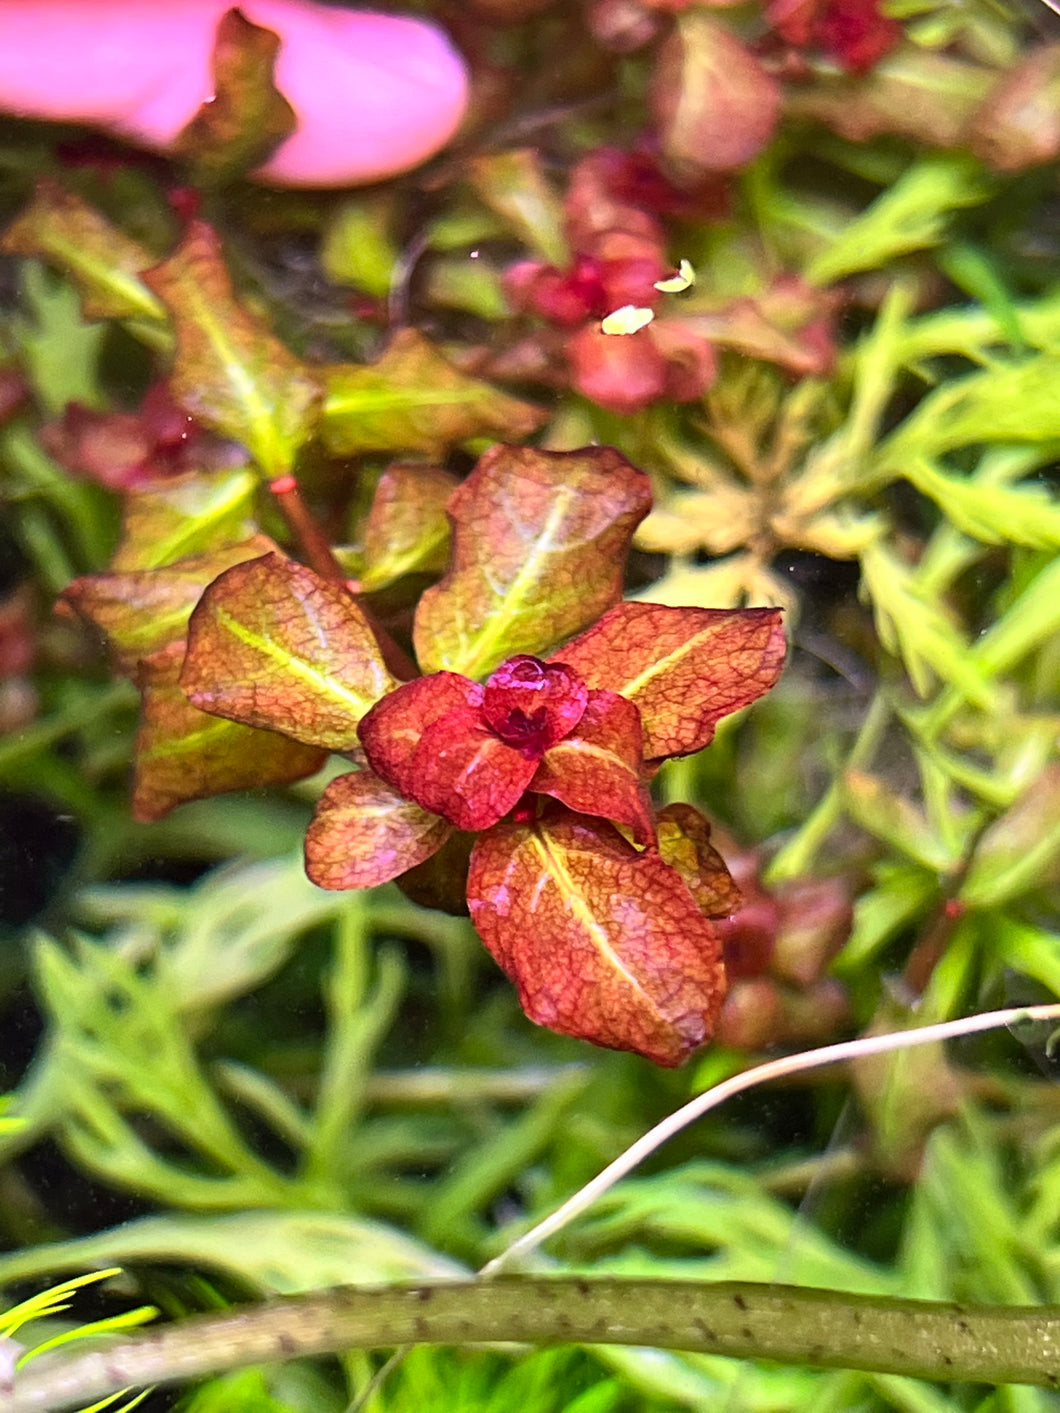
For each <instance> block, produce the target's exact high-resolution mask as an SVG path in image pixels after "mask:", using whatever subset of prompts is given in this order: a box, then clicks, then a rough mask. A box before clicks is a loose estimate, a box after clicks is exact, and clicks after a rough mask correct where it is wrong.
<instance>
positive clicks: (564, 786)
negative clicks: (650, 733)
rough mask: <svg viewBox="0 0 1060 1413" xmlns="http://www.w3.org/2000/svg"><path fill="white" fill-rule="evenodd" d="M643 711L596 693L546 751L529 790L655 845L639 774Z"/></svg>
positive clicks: (648, 802)
mask: <svg viewBox="0 0 1060 1413" xmlns="http://www.w3.org/2000/svg"><path fill="white" fill-rule="evenodd" d="M643 748H644V733H643V731H642V730H641V725H640V713H639V712H638V711H637V708H636V707H635V706H634V705H633V703H632V702H628V701H626V699H625V697H620V696H619V695H618V693H617V692H607V691H600V690H597V691H593V692H590V693H589V701H588V705H587V706H586V708H585V714H584V715H583V716H582V719H581V721H579V722H578V725H577V726H576V727H575V729H574V731H573V732H572V733H571V734H570V735H569V736H566V737H565V738H564V739H563V740H562V741H560V742H558V743H557V744H556V745H554V746H552V747H551V749H549V750H547V751H546V752H545V755H544V759H543V760H542V762H541V764H540V765H539V766H538V768H537V773H536V775H535V776H534V778H533V779H532V780H531V781H530V789H531V790H534V791H536V792H537V793H538V794H541V795H552V796H553V797H554V798H555V799H557V800H561V801H562V802H563V804H565V805H567V806H568V807H569V808H570V809H572V810H577V811H578V812H579V813H581V814H592V815H602V816H603V817H604V818H605V819H613V820H615V821H617V823H619V824H626V825H628V826H629V827H630V829H632V830H633V836H634V838H635V839H636V840H637V842H638V843H640V844H653V843H654V842H655V826H654V824H653V822H652V809H651V799H650V797H649V795H648V789H647V786H646V784H645V782H644V779H643V776H642V774H641V758H642V755H643Z"/></svg>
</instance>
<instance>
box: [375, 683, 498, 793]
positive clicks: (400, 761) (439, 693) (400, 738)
mask: <svg viewBox="0 0 1060 1413" xmlns="http://www.w3.org/2000/svg"><path fill="white" fill-rule="evenodd" d="M481 704H482V688H481V687H480V686H479V685H478V683H477V682H471V681H469V680H468V678H466V677H461V676H460V674H459V673H457V672H433V673H431V675H430V676H429V677H417V678H415V679H414V680H413V681H412V682H405V683H404V684H403V685H402V686H400V687H398V688H397V690H396V691H393V692H389V693H388V694H387V695H386V696H385V697H383V698H381V700H380V701H378V702H376V704H375V706H374V707H372V709H371V711H369V712H368V713H367V714H366V715H365V716H364V717H363V718H362V720H361V724H360V726H359V728H358V734H359V736H360V738H361V745H362V746H363V747H364V752H365V755H366V756H367V757H368V762H369V764H370V765H371V767H372V769H373V770H374V771H375V773H376V774H377V775H380V776H382V778H383V779H384V780H387V781H389V783H390V784H391V785H393V786H394V788H395V789H396V790H398V791H400V793H401V794H402V795H406V796H408V797H409V798H410V799H411V798H412V791H413V789H414V788H415V784H416V769H415V767H414V765H413V757H414V756H415V754H416V747H417V746H418V745H419V743H420V738H421V737H422V736H423V733H424V731H426V729H427V727H428V726H432V725H433V724H434V722H436V721H437V720H439V718H440V717H443V716H445V715H446V714H447V713H449V712H451V711H455V710H457V709H458V708H460V707H473V708H477V707H479V706H480V705H481Z"/></svg>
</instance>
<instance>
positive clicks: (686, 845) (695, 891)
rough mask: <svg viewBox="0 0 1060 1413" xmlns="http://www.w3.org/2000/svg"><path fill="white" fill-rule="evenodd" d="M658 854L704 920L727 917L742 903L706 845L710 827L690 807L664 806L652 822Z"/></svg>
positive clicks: (720, 861) (718, 859)
mask: <svg viewBox="0 0 1060 1413" xmlns="http://www.w3.org/2000/svg"><path fill="white" fill-rule="evenodd" d="M655 824H656V828H657V829H658V831H659V853H660V854H661V855H662V857H663V858H664V859H665V861H666V862H667V863H668V864H669V865H670V867H671V868H674V869H676V870H677V872H678V873H679V874H680V875H681V877H682V878H683V879H684V881H685V883H686V885H687V887H688V891H689V892H690V893H691V894H692V897H693V898H695V900H696V903H697V904H698V905H699V909H700V911H701V912H702V913H703V914H704V915H705V916H706V917H712V918H721V917H728V916H729V915H730V913H733V912H735V911H736V909H737V908H738V907H739V906H740V905H741V903H742V902H743V894H742V893H741V892H740V890H739V888H737V886H736V884H735V883H734V882H733V880H732V875H731V874H730V873H729V870H728V868H727V867H726V865H725V860H724V859H723V858H722V856H721V855H720V854H719V853H718V851H717V849H715V848H714V847H713V845H712V844H711V842H710V825H709V824H708V822H707V821H706V820H705V819H704V818H703V816H702V815H701V814H700V812H699V810H697V809H694V808H693V806H692V805H684V804H676V805H667V806H666V808H665V809H662V810H660V811H659V813H658V815H657V816H656V819H655Z"/></svg>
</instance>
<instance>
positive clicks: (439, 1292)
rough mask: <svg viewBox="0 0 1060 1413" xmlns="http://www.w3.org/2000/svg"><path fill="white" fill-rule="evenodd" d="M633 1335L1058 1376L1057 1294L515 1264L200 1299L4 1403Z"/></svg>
mask: <svg viewBox="0 0 1060 1413" xmlns="http://www.w3.org/2000/svg"><path fill="white" fill-rule="evenodd" d="M512 1340H515V1341H518V1342H520V1343H527V1344H569V1343H586V1344H627V1345H653V1346H656V1347H659V1348H664V1349H684V1350H690V1351H694V1352H697V1353H700V1354H722V1355H729V1356H732V1357H735V1358H747V1359H772V1360H777V1361H779V1362H782V1363H796V1364H804V1365H810V1366H813V1367H819V1368H857V1369H867V1370H873V1371H879V1372H883V1373H889V1374H900V1375H905V1376H907V1377H913V1378H925V1379H939V1380H947V1381H949V1380H954V1381H960V1382H974V1383H1002V1384H1004V1383H1031V1384H1038V1385H1042V1386H1045V1387H1055V1386H1056V1385H1057V1384H1058V1382H1060V1308H1058V1307H1055V1306H1049V1307H1045V1308H1041V1309H1037V1308H1031V1307H1022V1306H983V1307H978V1308H975V1307H968V1306H961V1305H951V1304H942V1303H936V1302H932V1301H919V1300H897V1299H893V1298H889V1297H883V1296H866V1295H848V1294H844V1293H842V1292H839V1291H832V1290H803V1289H798V1288H795V1287H791V1286H766V1285H753V1284H749V1283H745V1282H736V1281H723V1282H718V1283H717V1284H698V1283H695V1282H691V1281H648V1280H616V1279H603V1280H586V1279H581V1278H578V1277H562V1278H555V1277H549V1278H544V1277H539V1276H533V1277H511V1278H505V1279H502V1280H497V1281H482V1280H478V1281H451V1282H445V1283H442V1284H437V1285H424V1286H413V1287H408V1286H406V1287H392V1288H389V1289H382V1290H380V1289H376V1290H356V1289H352V1288H351V1289H343V1290H334V1291H329V1292H328V1293H327V1294H324V1295H309V1296H295V1297H293V1298H290V1299H286V1300H277V1301H274V1302H270V1303H269V1304H268V1305H261V1306H255V1307H250V1308H248V1309H245V1310H232V1311H227V1312H225V1313H224V1314H222V1315H205V1316H200V1317H197V1318H195V1319H190V1320H185V1321H182V1322H181V1323H180V1324H177V1325H172V1326H169V1327H168V1328H164V1329H161V1330H158V1331H156V1332H154V1333H151V1334H147V1335H141V1336H138V1337H136V1338H134V1339H129V1340H126V1341H124V1342H123V1343H121V1344H117V1345H113V1346H112V1347H111V1348H109V1349H103V1350H96V1351H93V1352H91V1353H87V1354H73V1355H72V1354H70V1353H69V1352H64V1353H63V1354H61V1355H58V1354H57V1355H56V1356H54V1357H52V1356H46V1357H45V1358H44V1359H42V1362H41V1363H40V1365H39V1366H31V1367H30V1368H29V1369H28V1370H27V1371H25V1372H23V1373H20V1374H19V1376H18V1378H17V1379H16V1382H15V1389H14V1391H13V1393H11V1394H10V1395H9V1397H8V1399H7V1400H6V1402H5V1405H4V1406H5V1409H6V1413H52V1410H59V1409H64V1408H69V1407H70V1406H71V1405H72V1404H75V1403H78V1404H83V1403H85V1402H86V1400H94V1399H98V1398H103V1397H105V1396H106V1395H108V1394H110V1393H114V1392H117V1391H118V1390H120V1389H126V1388H138V1387H141V1386H142V1385H145V1384H168V1383H175V1382H179V1381H183V1380H185V1379H194V1378H202V1377H203V1376H204V1375H207V1374H215V1373H219V1372H220V1371H222V1370H224V1369H231V1368H235V1367H237V1366H239V1365H244V1364H252V1363H253V1364H256V1363H267V1362H272V1361H274V1360H279V1359H291V1358H296V1357H300V1356H306V1355H322V1354H335V1353H338V1352H341V1351H342V1350H346V1349H353V1348H375V1347H379V1346H383V1347H387V1346H393V1345H400V1344H424V1343H426V1344H464V1343H468V1342H471V1343H488V1342H494V1341H512Z"/></svg>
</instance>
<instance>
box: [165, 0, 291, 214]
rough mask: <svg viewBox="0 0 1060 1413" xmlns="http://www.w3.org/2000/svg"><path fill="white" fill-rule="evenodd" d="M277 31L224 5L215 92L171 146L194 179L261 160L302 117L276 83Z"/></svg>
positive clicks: (219, 177) (210, 182) (231, 172)
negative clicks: (253, 21)
mask: <svg viewBox="0 0 1060 1413" xmlns="http://www.w3.org/2000/svg"><path fill="white" fill-rule="evenodd" d="M279 48H280V38H279V35H277V34H274V33H273V31H272V30H270V29H263V28H262V27H261V26H260V25H255V24H252V23H251V21H250V20H248V19H247V18H246V16H245V15H244V14H242V12H241V11H239V10H237V9H231V10H226V11H225V13H224V14H223V15H222V16H221V18H220V20H219V21H218V25H217V37H216V39H215V40H214V49H213V92H212V93H211V95H210V97H209V98H208V99H207V101H206V102H205V103H204V104H203V105H202V107H201V108H200V109H199V111H198V112H197V113H196V114H195V116H194V117H193V118H192V120H191V122H190V123H188V124H187V126H186V127H184V128H183V129H182V130H181V132H180V133H179V134H178V135H177V138H176V141H175V142H174V143H173V151H174V153H175V154H176V155H177V156H178V157H182V158H183V159H184V160H185V161H186V162H187V163H188V164H189V165H190V167H191V172H192V176H193V178H194V180H195V183H196V185H199V186H217V185H219V184H221V183H222V182H227V181H232V180H233V179H234V178H236V177H241V176H243V175H244V174H245V173H247V172H249V171H250V170H251V168H252V167H257V166H260V164H261V163H262V162H264V161H265V160H266V158H268V157H270V156H271V155H272V152H273V149H274V148H275V147H276V146H277V145H278V144H279V143H280V142H282V141H283V139H284V138H286V137H290V135H291V133H293V132H294V130H295V128H296V126H297V124H298V119H297V118H296V116H295V112H294V109H293V108H292V107H291V105H290V104H289V103H288V102H287V99H286V98H284V97H283V95H282V94H281V93H279V92H278V91H277V89H276V87H275V85H274V83H273V71H274V69H275V66H276V55H277V53H278V51H279Z"/></svg>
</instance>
